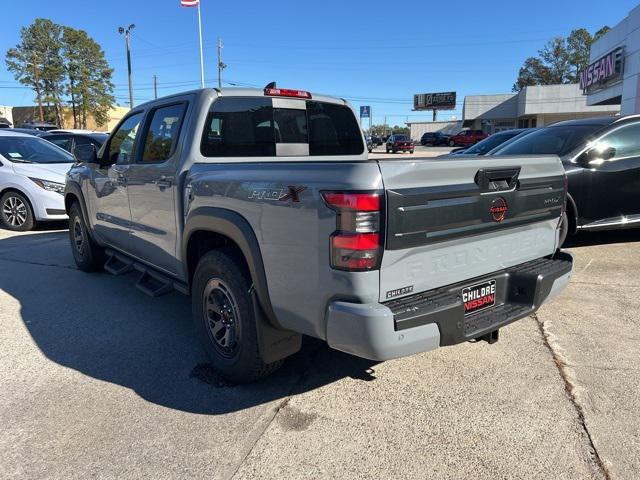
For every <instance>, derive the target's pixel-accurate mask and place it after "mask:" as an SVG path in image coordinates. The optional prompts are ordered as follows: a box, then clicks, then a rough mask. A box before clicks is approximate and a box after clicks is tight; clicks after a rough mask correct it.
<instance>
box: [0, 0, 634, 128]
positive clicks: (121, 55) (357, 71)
mask: <svg viewBox="0 0 640 480" xmlns="http://www.w3.org/2000/svg"><path fill="white" fill-rule="evenodd" d="M179 4H180V1H179V0H155V1H151V0H137V1H134V0H107V1H100V2H98V1H94V0H82V1H81V0H64V1H51V0H22V1H20V2H8V1H5V2H3V5H2V11H3V15H2V16H3V18H4V22H3V28H2V33H0V54H2V57H4V52H6V50H7V49H8V48H10V47H12V46H14V45H15V44H16V43H18V41H19V30H20V27H21V26H24V25H28V24H29V23H30V22H31V21H33V19H34V18H37V17H45V18H50V19H51V20H53V21H54V22H57V23H61V24H64V25H70V26H72V27H75V28H82V29H84V30H86V31H87V32H88V33H89V35H91V36H92V37H93V38H94V39H95V40H96V41H97V42H98V43H100V44H101V45H102V47H103V48H104V50H105V53H106V56H107V60H108V61H109V63H110V64H111V66H112V67H113V68H114V69H115V74H114V83H115V84H116V96H117V100H118V103H120V104H122V105H125V104H126V103H127V98H128V97H127V95H128V93H127V77H126V60H125V49H124V40H123V38H122V37H121V36H120V35H119V34H118V33H117V29H118V26H120V25H124V26H126V25H128V24H130V23H135V24H136V29H135V30H134V32H133V37H132V63H133V79H134V97H135V101H136V102H137V103H140V102H142V101H144V100H148V99H151V98H152V97H153V87H152V81H153V75H154V74H155V75H158V79H159V87H160V88H159V94H160V95H163V94H168V93H172V92H176V91H181V90H187V89H191V88H197V87H198V85H199V79H200V71H199V53H198V36H197V10H196V9H195V8H183V7H180V5H179ZM636 4H637V3H636V2H635V1H627V0H616V1H615V2H606V6H605V4H603V2H602V0H581V1H574V0H571V1H565V0H562V1H560V0H555V1H548V0H538V1H535V2H528V3H527V4H526V5H522V8H520V7H519V5H518V2H514V1H513V0H511V1H489V2H478V1H477V0H474V1H462V0H458V1H456V2H433V1H428V0H405V1H403V2H400V3H397V4H396V3H393V2H388V1H367V2H359V1H353V0H351V1H350V0H341V1H338V0H323V1H314V2H309V1H304V0H303V1H291V0H276V1H273V2H269V1H260V2H257V1H242V0H237V1H234V2H228V1H221V0H202V17H203V35H204V43H205V45H204V48H205V77H206V80H207V85H209V86H213V85H214V83H215V81H216V75H217V71H216V58H215V57H216V48H215V43H216V40H217V37H221V38H222V39H223V42H224V44H225V48H224V50H223V60H224V62H225V63H226V64H228V65H229V66H228V68H227V69H226V70H225V72H224V74H223V79H224V80H226V81H228V82H234V83H238V84H240V85H252V86H253V85H255V86H264V85H265V84H266V83H268V82H270V81H272V80H276V81H277V83H278V85H279V86H282V87H293V88H301V89H305V90H311V91H315V92H322V93H328V94H332V95H339V96H343V97H345V98H347V99H349V100H350V101H351V103H352V104H353V105H354V106H356V107H358V106H360V105H371V106H372V110H373V116H374V123H382V120H383V116H384V115H387V116H388V121H389V123H398V124H400V123H402V122H404V121H406V120H407V116H408V118H409V119H410V120H418V119H421V118H422V119H425V120H426V119H429V118H430V112H424V113H420V112H412V111H411V107H412V103H411V102H412V98H413V97H412V96H413V94H414V93H424V92H438V91H452V90H455V91H457V93H458V108H457V110H456V111H453V112H441V113H440V118H441V119H447V118H449V117H450V116H451V115H458V116H459V115H460V113H461V109H462V100H463V98H464V96H465V95H467V94H483V93H503V92H509V91H510V90H511V86H512V85H513V82H514V80H515V78H516V76H517V71H518V68H519V67H520V65H521V64H522V61H523V60H524V59H525V58H526V57H528V56H531V55H535V53H536V51H537V50H538V49H539V48H540V47H541V46H542V45H543V44H544V43H545V41H547V40H548V39H550V38H552V37H553V36H555V35H567V34H568V33H569V32H570V31H571V30H572V29H573V28H578V27H585V28H587V29H589V30H590V31H591V32H594V31H595V30H597V29H598V28H600V27H601V26H602V25H609V26H613V25H615V24H616V23H617V22H619V21H620V20H622V19H623V18H624V17H625V16H626V15H627V13H628V12H629V11H630V10H631V9H632V8H633V7H634V6H635V5H636ZM9 20H10V21H9ZM33 99H34V94H33V92H32V91H31V90H29V89H25V88H22V87H20V86H19V84H17V83H16V82H15V80H14V78H13V76H12V74H11V73H10V72H8V71H7V70H6V67H5V64H4V62H1V63H0V105H29V104H32V103H33Z"/></svg>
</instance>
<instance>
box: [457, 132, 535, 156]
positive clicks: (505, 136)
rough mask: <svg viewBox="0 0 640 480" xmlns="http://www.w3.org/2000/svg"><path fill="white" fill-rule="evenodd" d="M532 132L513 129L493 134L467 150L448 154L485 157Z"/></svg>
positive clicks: (462, 149)
mask: <svg viewBox="0 0 640 480" xmlns="http://www.w3.org/2000/svg"><path fill="white" fill-rule="evenodd" d="M531 131H533V129H532V128H514V129H513V130H504V131H502V132H497V133H494V134H493V135H491V136H489V137H487V138H485V139H484V140H481V141H479V142H478V143H476V144H475V145H472V146H470V147H469V148H460V149H455V150H452V151H451V152H450V154H451V155H487V154H488V153H489V152H490V151H491V150H493V149H494V148H496V147H498V146H500V145H502V144H503V143H504V142H506V141H507V140H511V139H512V138H515V137H518V136H519V135H526V134H527V133H529V132H531Z"/></svg>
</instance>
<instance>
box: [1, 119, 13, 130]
mask: <svg viewBox="0 0 640 480" xmlns="http://www.w3.org/2000/svg"><path fill="white" fill-rule="evenodd" d="M11 125H12V123H11V122H10V121H9V119H7V118H4V117H0V128H11Z"/></svg>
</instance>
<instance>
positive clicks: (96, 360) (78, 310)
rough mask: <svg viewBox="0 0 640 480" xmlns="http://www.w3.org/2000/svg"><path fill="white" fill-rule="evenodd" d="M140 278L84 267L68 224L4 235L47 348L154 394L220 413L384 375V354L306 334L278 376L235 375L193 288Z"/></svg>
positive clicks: (5, 273) (34, 329) (1, 254)
mask: <svg viewBox="0 0 640 480" xmlns="http://www.w3.org/2000/svg"><path fill="white" fill-rule="evenodd" d="M134 284H135V276H133V274H132V275H128V276H122V277H114V276H111V275H108V274H106V273H95V274H87V273H84V272H81V271H79V270H77V269H76V267H75V265H74V263H73V259H72V257H71V251H70V249H69V245H68V233H67V232H66V231H65V232H55V231H43V232H41V233H31V234H25V235H15V236H11V237H8V238H4V239H0V290H3V291H4V292H6V293H7V294H8V295H10V296H11V297H13V298H15V299H16V300H17V301H18V302H19V303H20V311H19V315H20V316H21V320H22V322H23V323H24V326H25V327H26V329H27V331H28V332H29V334H30V335H31V338H32V339H33V342H34V343H35V345H36V346H37V347H38V348H39V349H40V351H41V352H42V353H43V354H44V355H45V356H46V358H47V359H49V360H51V361H53V362H55V363H57V364H59V365H62V366H64V367H67V368H70V369H73V370H76V371H78V372H80V373H82V374H84V375H87V376H89V377H92V378H95V379H98V380H102V381H105V382H110V383H112V384H115V385H119V386H122V387H124V388H127V389H131V390H133V391H135V392H136V393H137V394H138V395H139V396H140V397H142V398H143V399H145V400H147V401H149V402H152V403H155V404H158V405H162V406H164V407H168V408H173V409H177V410H181V411H186V412H192V413H200V414H212V415H217V414H225V413H229V412H234V411H238V410H243V409H247V408H250V407H253V406H257V405H261V404H264V403H267V402H270V401H273V400H278V399H281V398H285V397H287V396H289V395H292V394H298V393H302V392H305V391H309V390H312V389H316V388H320V387H322V386H324V385H327V384H330V383H333V382H336V381H338V380H341V379H343V378H347V377H350V378H353V379H357V380H362V381H370V380H374V379H375V376H374V372H373V366H374V365H375V362H373V361H368V360H364V359H360V358H357V357H353V356H350V355H347V354H343V353H340V352H337V351H334V350H331V349H329V348H328V347H327V346H326V344H325V343H324V342H320V341H317V340H313V339H309V338H305V339H304V342H303V348H302V350H301V351H300V352H298V353H297V354H296V355H294V356H293V357H291V358H289V359H288V360H287V362H286V363H285V366H284V367H283V368H282V369H280V370H279V371H278V372H276V373H275V374H274V375H272V376H271V377H269V378H267V379H264V380H262V381H260V382H257V383H254V384H251V385H237V386H234V385H229V384H227V383H225V382H224V381H222V380H221V379H220V378H219V377H218V376H217V375H216V373H215V371H214V370H213V369H212V368H210V366H209V365H208V363H207V358H206V356H205V354H204V352H203V351H202V349H201V347H200V344H199V343H198V342H199V340H198V338H196V335H195V332H194V329H193V328H192V320H191V304H190V299H189V297H186V296H183V295H181V294H178V293H173V294H170V295H166V296H164V297H159V298H150V297H147V296H146V295H144V294H143V293H142V292H139V291H138V290H137V289H136V288H135V286H134ZM2 308H5V307H4V306H3V307H2ZM16 335H17V336H19V335H20V332H17V333H16ZM31 368H33V367H31ZM62 378H64V377H62Z"/></svg>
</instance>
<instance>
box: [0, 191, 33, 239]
mask: <svg viewBox="0 0 640 480" xmlns="http://www.w3.org/2000/svg"><path fill="white" fill-rule="evenodd" d="M0 221H1V223H2V226H3V227H4V228H6V229H8V230H13V231H14V232H26V231H28V230H33V227H35V223H36V222H35V219H34V218H33V210H32V208H31V204H30V203H29V200H27V197H25V196H24V195H23V194H21V193H18V192H13V191H12V192H7V193H5V194H4V195H2V198H0Z"/></svg>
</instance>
